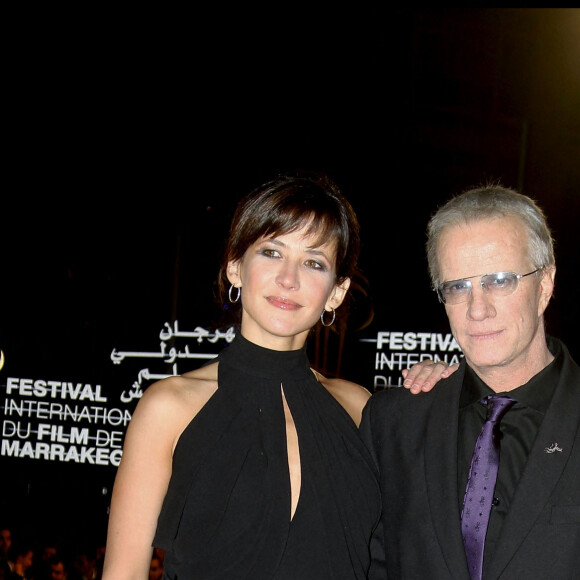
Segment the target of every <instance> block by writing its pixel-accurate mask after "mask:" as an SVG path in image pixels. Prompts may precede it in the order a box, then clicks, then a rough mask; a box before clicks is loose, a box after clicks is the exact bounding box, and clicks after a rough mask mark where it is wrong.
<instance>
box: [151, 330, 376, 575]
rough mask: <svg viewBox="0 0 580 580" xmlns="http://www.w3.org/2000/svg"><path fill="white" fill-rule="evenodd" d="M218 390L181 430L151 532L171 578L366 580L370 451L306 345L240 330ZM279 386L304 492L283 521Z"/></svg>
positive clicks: (285, 485)
mask: <svg viewBox="0 0 580 580" xmlns="http://www.w3.org/2000/svg"><path fill="white" fill-rule="evenodd" d="M218 361H219V367H218V385H219V387H218V389H217V391H216V393H215V394H214V395H213V396H212V398H211V399H210V400H209V401H208V402H207V403H206V405H205V406H204V407H203V409H202V410H201V411H200V412H199V413H198V414H197V416H196V417H195V418H194V419H193V420H192V421H191V423H190V424H189V425H188V427H187V428H186V429H185V431H184V432H183V433H182V435H181V437H180V439H179V442H178V444H177V446H176V449H175V453H174V457H173V472H172V476H171V481H170V483H169V488H168V491H167V495H166V497H165V501H164V503H163V507H162V510H161V514H160V516H159V521H158V525H157V532H156V535H155V540H154V546H157V547H160V548H163V549H164V550H165V553H166V556H165V572H164V578H168V579H172V580H218V579H219V580H222V579H223V580H226V579H227V580H237V579H247V580H274V579H275V580H295V579H296V580H325V579H329V580H330V579H332V580H342V579H344V580H355V579H356V580H363V579H364V578H366V572H367V569H368V566H369V558H370V556H369V547H368V546H369V541H370V536H371V532H372V530H373V528H374V526H375V525H376V522H377V519H378V516H379V511H380V497H379V489H378V484H377V479H376V474H375V471H374V467H373V463H372V460H371V457H370V455H369V453H368V451H367V449H366V448H365V446H364V444H363V443H362V441H361V439H360V437H359V434H358V429H357V428H356V425H355V424H354V423H353V421H352V420H351V418H350V417H349V415H348V414H347V413H346V411H345V410H344V409H343V408H342V407H341V406H340V405H339V404H338V403H337V402H336V400H335V399H334V398H333V397H332V395H330V394H329V393H328V392H327V390H326V389H325V388H324V387H323V386H322V385H321V384H320V383H318V382H317V381H316V379H315V377H314V375H313V373H312V371H311V370H310V365H309V362H308V358H307V355H306V350H305V348H304V349H301V350H298V351H289V352H281V351H273V350H269V349H265V348H262V347H259V346H257V345H255V344H253V343H251V342H249V341H248V340H246V339H245V338H243V337H242V336H241V335H238V336H236V338H235V339H234V341H233V342H232V343H231V344H230V345H229V346H228V347H226V348H225V349H224V350H223V351H222V352H221V353H220V355H219V357H218ZM280 385H282V386H283V389H284V394H285V396H286V400H287V402H288V406H289V408H290V411H291V413H292V417H293V418H294V422H295V425H296V431H297V434H298V442H299V448H300V462H301V477H302V483H301V490H300V497H299V501H298V506H297V509H296V512H295V514H294V517H293V518H292V520H291V519H290V475H289V469H288V454H287V444H286V424H285V417H284V409H283V406H282V395H281V389H280Z"/></svg>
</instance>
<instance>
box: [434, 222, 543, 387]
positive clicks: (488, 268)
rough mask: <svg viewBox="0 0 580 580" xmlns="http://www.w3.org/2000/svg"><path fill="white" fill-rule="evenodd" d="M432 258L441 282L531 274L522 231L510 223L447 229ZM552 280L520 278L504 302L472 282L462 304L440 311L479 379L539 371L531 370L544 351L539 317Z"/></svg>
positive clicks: (492, 223) (502, 297) (471, 225)
mask: <svg viewBox="0 0 580 580" xmlns="http://www.w3.org/2000/svg"><path fill="white" fill-rule="evenodd" d="M437 256H438V260H439V266H440V273H441V280H442V281H443V282H446V281H450V280H458V279H461V278H468V277H470V276H475V275H483V274H492V273H495V272H502V271H504V272H515V273H516V274H525V273H528V272H530V271H532V270H534V269H535V268H534V266H533V264H531V263H530V261H529V259H528V255H527V235H526V231H525V229H524V226H523V224H522V223H521V221H520V220H519V219H517V218H515V217H501V218H493V219H484V220H480V221H477V222H474V223H471V224H461V225H454V226H451V227H449V228H448V229H446V230H445V231H444V232H443V235H442V236H441V238H440V241H439V245H438V248H437ZM553 275H554V269H548V270H547V271H545V272H543V273H542V272H539V273H538V275H531V276H527V277H525V278H521V279H520V281H519V284H518V287H517V289H516V291H515V292H514V293H513V294H510V295H509V296H491V295H490V293H489V292H487V291H486V290H484V289H483V288H482V287H481V285H480V281H479V278H473V279H472V280H471V282H472V284H473V289H472V291H471V295H470V296H469V298H468V300H467V301H466V302H463V303H461V304H446V305H445V310H446V312H447V316H448V318H449V324H450V326H451V331H452V333H453V336H454V337H455V339H456V340H457V342H458V343H459V345H460V347H461V349H462V350H463V352H464V355H465V358H466V360H467V362H468V363H469V365H470V366H471V367H472V368H474V369H475V370H476V371H477V372H478V374H479V375H480V376H481V377H485V376H486V375H489V373H494V372H495V371H497V369H502V370H509V371H510V372H511V371H515V372H516V373H517V374H518V375H520V374H528V375H529V376H532V375H533V374H535V373H536V372H538V371H539V370H541V368H543V367H540V368H539V369H536V368H534V367H535V366H537V365H538V363H539V359H540V358H541V357H539V356H538V355H539V353H541V352H542V348H544V349H545V338H544V330H543V322H542V315H543V313H544V310H545V308H546V306H547V304H548V301H549V299H550V296H551V294H552V290H553ZM540 364H541V363H540ZM530 372H531V375H530Z"/></svg>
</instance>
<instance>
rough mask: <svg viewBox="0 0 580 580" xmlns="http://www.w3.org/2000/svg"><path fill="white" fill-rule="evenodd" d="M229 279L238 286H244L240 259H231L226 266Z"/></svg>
mask: <svg viewBox="0 0 580 580" xmlns="http://www.w3.org/2000/svg"><path fill="white" fill-rule="evenodd" d="M226 274H227V276H228V280H229V281H230V282H231V283H232V284H233V285H234V286H236V287H237V288H241V286H242V278H241V276H240V260H230V261H229V262H228V266H227V268H226Z"/></svg>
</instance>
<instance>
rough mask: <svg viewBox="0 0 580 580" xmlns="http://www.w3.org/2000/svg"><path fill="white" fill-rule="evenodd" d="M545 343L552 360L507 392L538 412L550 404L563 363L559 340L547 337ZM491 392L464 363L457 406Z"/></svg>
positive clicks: (541, 411) (462, 406)
mask: <svg viewBox="0 0 580 580" xmlns="http://www.w3.org/2000/svg"><path fill="white" fill-rule="evenodd" d="M547 343H548V348H549V350H550V352H551V353H552V354H553V355H554V360H553V361H552V362H551V363H550V364H549V365H548V366H546V367H545V368H544V369H542V370H541V371H540V372H539V373H538V374H537V375H534V376H533V377H532V378H531V379H530V380H529V381H528V382H527V383H525V384H524V385H521V386H519V387H517V388H515V389H513V390H511V391H510V392H509V396H510V397H512V398H513V399H515V400H516V401H517V402H518V403H520V404H522V405H524V406H526V407H531V408H532V409H535V410H536V411H539V412H540V413H545V412H546V410H547V409H548V406H549V405H550V401H551V400H552V395H553V394H554V389H555V388H556V385H557V384H558V380H559V378H560V374H561V372H562V366H563V364H564V353H563V350H562V347H561V346H560V343H559V341H557V340H554V339H553V338H551V337H547ZM493 394H495V393H494V391H493V390H492V389H491V388H490V387H489V386H488V385H486V384H485V383H484V382H483V381H482V380H481V379H480V378H479V376H477V374H476V373H475V371H474V370H473V369H472V368H471V367H470V366H469V365H466V370H465V379H464V381H463V388H462V390H461V396H460V399H459V408H460V409H463V408H464V407H468V406H469V405H472V404H473V403H477V402H478V401H480V400H481V399H483V398H484V397H486V396H487V395H493Z"/></svg>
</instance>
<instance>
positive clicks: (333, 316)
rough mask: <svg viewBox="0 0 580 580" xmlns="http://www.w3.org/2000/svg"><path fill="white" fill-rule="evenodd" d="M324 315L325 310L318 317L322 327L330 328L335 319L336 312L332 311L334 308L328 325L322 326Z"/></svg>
mask: <svg viewBox="0 0 580 580" xmlns="http://www.w3.org/2000/svg"><path fill="white" fill-rule="evenodd" d="M331 308H332V306H331ZM325 314H326V310H323V311H322V314H321V315H320V322H322V326H327V327H328V326H332V325H333V323H334V319H335V318H336V312H335V310H334V308H332V320H331V321H330V322H329V323H328V324H324V315H325Z"/></svg>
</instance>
